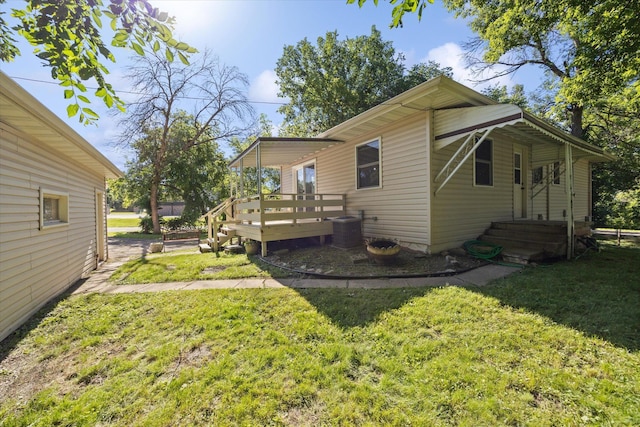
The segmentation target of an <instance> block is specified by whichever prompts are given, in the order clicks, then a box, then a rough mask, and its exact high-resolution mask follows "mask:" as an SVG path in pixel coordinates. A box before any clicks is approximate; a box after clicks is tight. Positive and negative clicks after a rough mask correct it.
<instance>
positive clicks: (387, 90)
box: [276, 26, 451, 136]
mask: <svg viewBox="0 0 640 427" xmlns="http://www.w3.org/2000/svg"><path fill="white" fill-rule="evenodd" d="M403 61H404V58H403V57H402V55H399V54H397V53H396V51H395V49H394V48H393V46H392V43H391V42H386V41H383V40H382V38H381V36H380V32H379V31H378V30H376V28H375V26H374V27H372V28H371V34H370V35H369V36H359V37H356V38H353V39H346V40H339V39H338V33H337V32H335V31H334V32H328V33H327V34H326V36H325V37H319V38H318V39H317V45H315V46H314V45H313V44H312V43H310V42H309V41H308V40H307V39H306V38H305V39H303V40H302V41H300V42H298V44H297V45H295V46H291V45H289V46H285V48H284V52H283V55H282V56H281V57H280V59H279V60H278V62H277V65H276V75H277V77H278V81H277V83H278V84H279V86H280V93H279V96H281V97H286V98H289V100H290V101H289V103H288V104H286V105H283V106H282V107H280V108H279V109H278V111H279V112H280V113H282V114H284V131H283V133H284V134H286V135H288V136H312V135H315V134H317V133H319V132H322V131H324V130H326V129H329V128H330V127H332V126H335V125H337V124H339V123H341V122H343V121H345V120H347V119H349V118H351V117H353V116H355V115H357V114H359V113H361V112H363V111H366V110H368V109H369V108H371V107H374V106H375V105H377V104H379V103H381V102H383V101H386V100H387V99H389V98H391V97H393V96H395V95H397V94H399V93H401V92H403V91H405V90H406V89H408V88H409V87H412V86H414V85H415V84H418V83H421V82H423V81H425V80H428V79H429V78H431V77H434V76H436V75H440V74H449V75H450V74H451V69H440V68H439V66H438V64H436V63H433V62H430V63H428V64H418V65H417V66H414V67H413V68H412V69H411V70H409V72H408V73H405V71H406V69H405V66H404V64H403Z"/></svg>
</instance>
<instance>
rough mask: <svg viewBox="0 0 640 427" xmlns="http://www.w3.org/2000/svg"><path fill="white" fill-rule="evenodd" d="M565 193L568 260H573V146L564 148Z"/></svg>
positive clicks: (568, 145)
mask: <svg viewBox="0 0 640 427" xmlns="http://www.w3.org/2000/svg"><path fill="white" fill-rule="evenodd" d="M564 162H565V171H566V173H565V192H566V193H567V259H571V258H573V237H574V232H575V222H574V218H573V150H572V147H571V144H565V146H564Z"/></svg>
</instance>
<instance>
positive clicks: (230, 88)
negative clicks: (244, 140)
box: [120, 52, 253, 233]
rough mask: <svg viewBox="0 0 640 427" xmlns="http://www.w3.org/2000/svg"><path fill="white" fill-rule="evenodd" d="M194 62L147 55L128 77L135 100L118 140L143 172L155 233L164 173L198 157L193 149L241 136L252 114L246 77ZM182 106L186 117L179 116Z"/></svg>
mask: <svg viewBox="0 0 640 427" xmlns="http://www.w3.org/2000/svg"><path fill="white" fill-rule="evenodd" d="M196 59H197V60H196V61H194V63H193V64H191V65H189V66H186V65H180V64H178V63H175V62H170V61H168V60H167V58H165V57H163V56H160V55H158V54H157V53H156V52H149V53H147V54H146V55H145V56H141V57H137V58H136V62H135V64H134V65H133V66H132V67H131V68H130V69H129V73H128V74H129V77H130V78H131V80H132V83H133V86H134V88H135V91H136V92H137V93H139V94H140V95H139V96H140V97H139V99H138V100H137V101H136V102H135V103H133V104H131V105H130V107H129V114H128V117H127V118H126V119H124V120H123V121H122V127H123V131H122V134H121V137H120V138H121V141H122V142H123V143H125V144H128V143H132V144H133V147H134V149H135V151H136V154H137V157H138V159H137V161H136V163H137V164H139V165H140V166H141V167H142V170H144V171H145V173H146V175H144V174H143V176H144V179H146V180H147V181H146V182H147V188H148V192H149V199H150V206H151V218H152V221H153V231H154V233H159V232H160V222H159V215H158V202H159V195H160V194H161V189H162V188H161V187H162V185H163V182H164V180H165V179H166V177H167V171H168V170H169V168H170V167H171V166H172V165H173V167H174V170H176V168H177V166H176V163H179V162H180V159H181V158H182V156H184V155H196V154H198V153H197V152H195V151H192V149H193V148H194V147H197V146H200V145H204V144H210V143H212V142H213V141H224V140H228V139H230V138H232V137H234V136H237V135H240V134H242V133H243V132H245V131H246V127H244V126H243V122H244V121H245V119H247V118H248V117H250V116H252V113H253V110H252V109H251V107H250V106H249V103H248V102H247V99H246V96H245V90H246V88H247V86H248V81H247V78H246V76H245V75H243V74H241V73H240V72H239V71H238V70H237V69H236V68H234V67H228V66H225V65H222V64H220V63H219V61H218V59H217V58H216V57H214V56H212V55H211V54H210V53H209V52H204V53H203V54H202V55H201V56H200V57H198V58H196ZM187 105H189V106H190V107H189V108H190V112H187V113H182V112H180V108H181V106H184V107H185V108H186V106H187ZM178 169H179V168H178Z"/></svg>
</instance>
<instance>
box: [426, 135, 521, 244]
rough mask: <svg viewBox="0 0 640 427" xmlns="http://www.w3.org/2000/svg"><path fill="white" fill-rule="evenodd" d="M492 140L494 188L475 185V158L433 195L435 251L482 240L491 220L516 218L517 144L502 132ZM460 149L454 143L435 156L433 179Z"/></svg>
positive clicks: (433, 154)
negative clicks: (514, 208)
mask: <svg viewBox="0 0 640 427" xmlns="http://www.w3.org/2000/svg"><path fill="white" fill-rule="evenodd" d="M488 138H489V139H491V140H493V186H492V187H483V186H474V176H473V157H471V158H470V159H469V160H468V161H467V162H465V164H464V165H463V166H462V167H461V168H460V169H459V170H458V172H457V173H456V174H455V175H454V176H453V178H452V179H451V180H450V181H449V182H448V183H447V184H446V185H445V187H444V188H443V189H442V190H441V191H440V192H439V193H438V194H437V195H435V196H433V199H432V210H431V213H432V218H433V223H432V226H431V227H432V230H433V231H432V241H431V244H432V246H431V252H438V251H441V250H444V249H450V248H453V247H456V246H460V245H462V244H463V243H464V242H465V241H467V240H472V239H476V238H478V236H480V235H481V234H482V233H483V232H484V231H485V229H487V228H488V227H489V226H490V225H491V221H508V220H511V219H513V144H512V142H511V141H509V140H507V139H504V138H503V137H501V136H499V134H498V133H495V134H491V135H489V137H488ZM459 146H460V143H456V144H452V145H449V146H447V147H446V148H444V149H442V150H439V151H437V152H433V153H432V155H431V156H432V163H431V178H432V179H433V178H435V176H436V175H437V174H438V172H440V170H442V168H443V167H444V165H445V164H446V162H447V161H448V160H449V159H450V158H451V156H452V155H453V153H454V152H455V150H457V149H458V147H459ZM435 188H437V187H435V186H434V189H435Z"/></svg>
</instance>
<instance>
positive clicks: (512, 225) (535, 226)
mask: <svg viewBox="0 0 640 427" xmlns="http://www.w3.org/2000/svg"><path fill="white" fill-rule="evenodd" d="M491 229H497V230H512V231H517V232H529V233H539V234H542V233H544V234H561V233H563V232H564V233H565V234H566V230H567V225H566V224H563V223H560V222H551V223H550V222H547V221H512V222H493V223H491Z"/></svg>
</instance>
